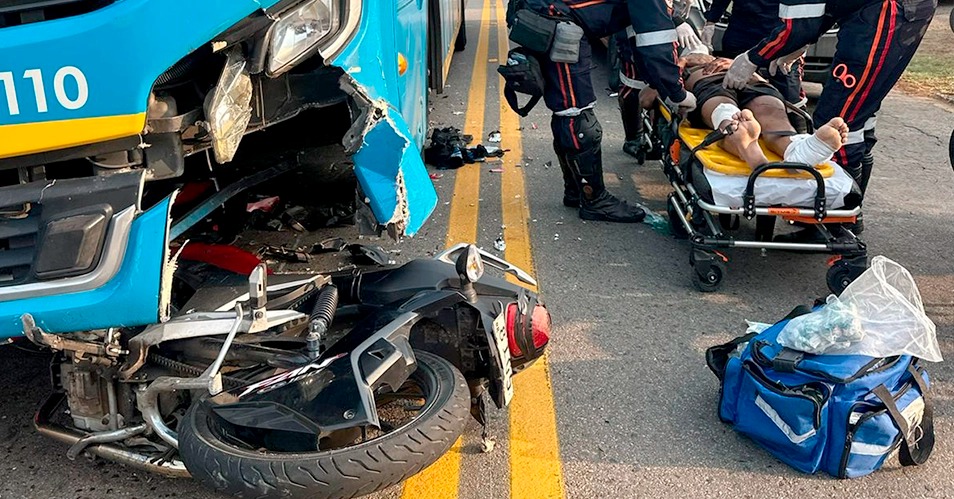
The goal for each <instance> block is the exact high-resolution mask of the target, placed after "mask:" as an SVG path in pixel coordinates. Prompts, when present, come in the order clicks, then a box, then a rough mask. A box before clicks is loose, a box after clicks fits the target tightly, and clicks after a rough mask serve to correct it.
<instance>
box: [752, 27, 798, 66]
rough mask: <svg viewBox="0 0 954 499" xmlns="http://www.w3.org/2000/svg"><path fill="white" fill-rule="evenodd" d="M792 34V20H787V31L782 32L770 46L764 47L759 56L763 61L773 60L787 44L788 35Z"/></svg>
mask: <svg viewBox="0 0 954 499" xmlns="http://www.w3.org/2000/svg"><path fill="white" fill-rule="evenodd" d="M791 32H792V20H791V19H786V20H785V29H783V30H782V32H781V33H779V34H778V36H776V37H775V40H772V41H771V42H770V43H769V44H768V45H766V46H764V47H762V50H759V55H760V56H762V58H763V59H771V58H773V56H774V55H775V52H777V51H778V50H779V49H780V48H781V47H782V46H784V45H785V42H786V41H788V35H789V33H791Z"/></svg>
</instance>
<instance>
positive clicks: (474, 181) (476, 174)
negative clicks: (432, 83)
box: [445, 0, 490, 247]
mask: <svg viewBox="0 0 954 499" xmlns="http://www.w3.org/2000/svg"><path fill="white" fill-rule="evenodd" d="M489 38H490V0H484V6H483V9H482V10H481V16H480V38H479V39H478V40H477V53H476V54H475V55H474V72H473V75H472V76H471V79H470V93H469V94H468V96H467V112H466V114H465V115H464V134H465V135H472V136H474V137H475V138H476V139H478V140H480V137H483V135H484V114H485V113H486V105H487V103H486V100H485V99H486V96H487V66H488V63H487V52H488V48H487V46H488V41H489ZM479 200H480V163H476V164H472V165H465V166H463V167H462V168H460V169H458V170H457V174H456V178H455V180H454V197H453V199H451V205H450V220H449V222H448V225H447V239H446V240H445V242H446V244H447V246H448V247H450V246H453V245H455V244H458V243H473V242H476V241H477V216H478V213H479V207H478V205H479Z"/></svg>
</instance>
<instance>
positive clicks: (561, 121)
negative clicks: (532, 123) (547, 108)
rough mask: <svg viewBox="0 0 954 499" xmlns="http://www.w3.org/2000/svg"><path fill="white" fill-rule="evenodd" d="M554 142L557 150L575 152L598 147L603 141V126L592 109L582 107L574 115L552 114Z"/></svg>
mask: <svg viewBox="0 0 954 499" xmlns="http://www.w3.org/2000/svg"><path fill="white" fill-rule="evenodd" d="M550 127H551V128H552V129H553V141H554V144H555V145H556V146H557V147H559V151H558V152H563V153H566V154H572V153H575V152H579V151H583V150H588V149H592V148H597V149H598V148H599V147H600V143H601V142H602V141H603V128H602V127H601V126H600V122H599V121H598V120H597V119H596V114H595V113H594V112H593V110H592V109H584V110H583V111H581V112H580V114H578V115H576V116H558V115H553V118H552V119H551V120H550Z"/></svg>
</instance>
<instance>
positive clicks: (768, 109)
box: [746, 95, 848, 164]
mask: <svg viewBox="0 0 954 499" xmlns="http://www.w3.org/2000/svg"><path fill="white" fill-rule="evenodd" d="M746 108H747V109H749V110H751V111H752V113H753V114H754V115H755V119H757V120H758V121H759V123H761V124H762V130H763V131H765V132H768V133H765V134H764V136H763V137H762V139H763V140H765V143H766V144H767V145H768V147H769V149H771V150H772V151H773V152H774V153H776V154H778V155H779V156H782V157H783V158H785V159H786V160H788V159H789V158H786V153H788V155H789V156H791V155H793V151H789V147H790V146H791V145H792V141H793V139H794V140H803V139H806V138H807V136H805V135H795V128H794V127H792V124H791V122H789V121H788V114H787V111H786V109H785V105H784V104H783V103H782V101H781V100H779V99H778V98H776V97H771V96H768V95H763V96H759V97H756V98H755V99H752V101H751V102H749V103H748V104H747V105H746ZM773 132H781V134H780V133H773ZM799 137H800V138H799ZM814 137H815V139H817V140H818V142H816V144H818V145H819V146H821V145H822V144H823V147H819V148H817V149H818V150H817V151H814V153H813V154H807V156H808V157H811V158H812V161H811V162H812V163H816V164H817V163H822V162H824V161H827V160H829V159H831V155H833V154H834V153H835V152H836V151H838V150H839V149H841V146H842V145H843V144H844V143H845V141H846V140H848V125H847V124H846V123H845V121H844V120H843V119H841V118H833V119H832V120H831V121H829V122H828V123H826V124H825V125H823V126H822V127H820V128H819V129H818V130H815V133H814ZM826 149H827V150H826ZM829 151H830V153H831V154H829ZM805 156H806V154H805V153H802V154H797V155H796V157H805Z"/></svg>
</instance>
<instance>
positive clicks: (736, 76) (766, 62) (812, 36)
mask: <svg viewBox="0 0 954 499" xmlns="http://www.w3.org/2000/svg"><path fill="white" fill-rule="evenodd" d="M936 9H937V0H825V1H821V0H782V1H781V4H780V5H779V18H781V20H782V24H781V25H779V26H778V27H777V28H776V29H775V30H774V31H773V32H772V33H771V34H770V35H769V36H767V37H766V38H765V39H763V40H761V41H760V42H759V43H757V44H756V45H755V46H754V47H753V48H751V49H749V50H748V51H746V52H744V53H742V54H740V55H739V56H738V57H736V58H735V61H734V62H733V63H732V67H731V68H730V69H729V72H728V73H727V74H726V77H725V83H724V85H725V86H726V87H728V88H742V87H744V86H745V84H746V82H747V81H748V79H749V77H750V76H751V75H752V73H753V72H755V70H756V69H757V68H760V67H768V66H770V65H775V66H779V67H784V66H786V65H787V64H789V63H790V62H791V61H792V60H794V58H795V57H796V56H797V55H798V54H800V53H801V52H802V51H803V50H804V48H805V47H806V46H807V45H808V44H810V43H813V42H815V41H817V40H818V38H819V37H820V36H821V35H822V34H823V33H825V32H826V31H827V30H828V29H830V28H831V27H832V26H833V25H834V23H837V24H838V26H839V31H838V47H837V49H836V51H835V57H834V61H833V62H832V73H831V75H829V77H828V81H826V82H825V85H824V88H823V89H822V93H821V96H820V97H819V100H818V105H817V107H816V108H815V113H814V115H813V116H812V120H813V121H814V122H815V126H816V127H817V126H818V125H821V124H824V123H826V122H828V120H830V119H832V118H834V117H839V116H840V117H841V118H843V119H844V120H845V121H846V122H847V123H848V127H849V129H850V130H851V132H850V133H849V134H848V140H847V141H846V143H845V146H844V147H842V149H841V150H840V151H838V152H837V153H836V154H835V160H836V161H837V162H838V163H839V164H840V165H841V166H842V167H843V168H844V169H845V171H847V172H848V173H850V174H851V176H852V177H854V178H855V180H856V181H857V182H858V186H859V187H861V191H862V193H864V191H865V189H866V188H867V186H868V179H869V178H870V176H871V166H872V162H871V161H863V158H864V157H865V153H866V151H868V152H870V150H871V148H872V147H873V146H874V143H875V137H874V128H875V113H877V112H878V110H879V109H880V108H881V101H882V100H884V98H885V96H887V95H888V92H889V91H890V90H891V88H893V87H894V85H895V83H897V81H898V79H899V78H900V77H901V73H903V72H904V69H905V68H906V67H907V65H908V63H909V62H911V58H912V57H913V56H914V53H915V51H917V48H918V45H920V43H921V39H922V38H923V37H924V33H925V31H926V30H927V27H928V24H930V22H931V19H933V17H934V11H935V10H936ZM853 229H854V231H855V232H859V231H860V229H861V227H860V226H858V225H856V226H854V227H853Z"/></svg>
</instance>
